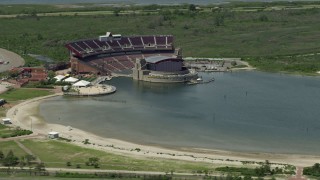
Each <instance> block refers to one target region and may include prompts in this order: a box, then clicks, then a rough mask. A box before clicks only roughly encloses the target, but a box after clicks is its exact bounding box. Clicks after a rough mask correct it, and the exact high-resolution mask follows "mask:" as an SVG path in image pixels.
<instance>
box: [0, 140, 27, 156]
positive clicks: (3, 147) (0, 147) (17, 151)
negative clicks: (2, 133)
mask: <svg viewBox="0 0 320 180" xmlns="http://www.w3.org/2000/svg"><path fill="white" fill-rule="evenodd" d="M10 150H12V151H13V153H14V155H16V156H17V157H21V156H24V155H27V154H26V153H25V152H24V151H23V150H22V149H21V148H20V147H19V146H18V145H17V144H16V143H15V142H14V141H5V142H0V151H2V152H3V154H4V155H7V153H8V152H9V151H10Z"/></svg>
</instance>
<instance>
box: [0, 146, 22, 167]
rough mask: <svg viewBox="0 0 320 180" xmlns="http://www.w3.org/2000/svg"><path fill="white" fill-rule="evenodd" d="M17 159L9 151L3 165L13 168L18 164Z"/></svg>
mask: <svg viewBox="0 0 320 180" xmlns="http://www.w3.org/2000/svg"><path fill="white" fill-rule="evenodd" d="M18 160H19V158H18V157H16V156H15V155H14V154H13V152H12V150H10V151H9V152H8V154H7V156H6V157H5V158H4V159H3V165H4V166H15V165H17V164H18V163H19V161H18Z"/></svg>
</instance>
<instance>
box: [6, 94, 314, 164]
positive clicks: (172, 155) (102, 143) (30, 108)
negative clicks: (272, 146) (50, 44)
mask: <svg viewBox="0 0 320 180" xmlns="http://www.w3.org/2000/svg"><path fill="white" fill-rule="evenodd" d="M59 95H62V93H57V94H54V95H49V96H44V97H38V98H34V99H30V100H27V101H24V102H22V103H20V104H18V105H16V106H14V107H12V108H11V109H9V110H8V112H7V117H9V118H11V119H12V123H13V125H14V126H19V127H21V128H24V129H31V128H32V130H33V132H34V134H38V135H39V136H38V137H45V136H47V134H48V132H50V131H57V132H59V133H60V136H62V137H64V138H68V139H71V140H72V141H71V142H72V143H74V144H77V145H80V146H84V147H89V148H94V149H99V150H103V151H107V152H112V153H116V154H123V155H130V156H137V157H138V156H139V157H141V156H143V157H150V158H168V159H178V160H187V161H196V162H209V163H215V164H230V165H241V164H242V162H241V161H265V160H269V161H271V162H274V163H285V164H292V165H296V166H311V165H313V164H314V163H316V162H319V161H320V156H312V155H295V154H274V153H272V154H271V153H242V152H241V153H240V152H231V151H220V150H211V149H190V148H189V149H185V148H180V149H178V150H177V149H166V148H162V147H155V146H146V145H139V144H134V143H130V142H126V141H121V140H117V139H111V138H103V137H100V136H97V135H94V134H92V133H89V132H85V131H82V130H80V129H76V128H70V127H67V126H63V125H59V124H48V123H46V122H45V121H44V120H43V118H42V117H40V116H39V113H38V108H39V104H40V102H41V101H45V100H46V99H48V98H51V97H54V96H59ZM85 139H89V142H90V143H91V144H87V145H85V144H83V141H84V140H85ZM138 149H140V151H137V150H138Z"/></svg>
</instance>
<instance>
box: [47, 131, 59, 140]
mask: <svg viewBox="0 0 320 180" xmlns="http://www.w3.org/2000/svg"><path fill="white" fill-rule="evenodd" d="M48 137H49V138H50V139H56V138H59V133H58V132H55V131H51V132H49V133H48Z"/></svg>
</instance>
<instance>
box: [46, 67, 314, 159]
mask: <svg viewBox="0 0 320 180" xmlns="http://www.w3.org/2000/svg"><path fill="white" fill-rule="evenodd" d="M202 76H203V77H204V78H207V79H208V78H210V77H212V76H214V77H215V79H216V80H215V81H214V82H213V83H210V84H202V85H184V84H179V85H164V84H150V83H141V82H136V81H132V80H131V79H129V78H115V79H113V80H112V81H110V82H108V84H111V85H114V86H116V87H117V90H118V91H117V92H116V93H115V94H113V95H109V96H100V97H87V98H74V97H73V98H71V97H56V98H53V99H51V100H48V101H45V102H44V103H42V104H41V105H40V114H41V115H42V116H44V117H45V119H46V121H48V122H50V123H59V124H63V125H70V126H73V127H76V128H80V129H83V130H87V131H90V132H93V133H95V134H97V135H100V136H104V137H112V138H116V139H121V140H126V141H132V142H135V143H142V144H150V145H160V146H166V147H167V146H169V147H197V148H209V149H222V150H232V151H245V152H277V153H299V154H317V155H320V152H319V149H320V143H319V141H318V139H319V137H320V119H319V117H320V111H319V109H320V108H319V107H320V101H319V99H320V98H319V97H320V78H319V77H302V76H291V75H282V74H270V73H263V72H233V73H214V74H202Z"/></svg>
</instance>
